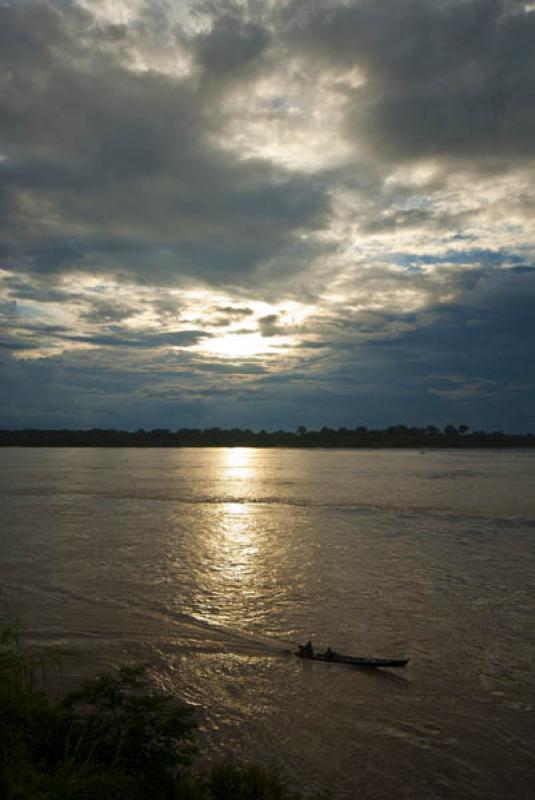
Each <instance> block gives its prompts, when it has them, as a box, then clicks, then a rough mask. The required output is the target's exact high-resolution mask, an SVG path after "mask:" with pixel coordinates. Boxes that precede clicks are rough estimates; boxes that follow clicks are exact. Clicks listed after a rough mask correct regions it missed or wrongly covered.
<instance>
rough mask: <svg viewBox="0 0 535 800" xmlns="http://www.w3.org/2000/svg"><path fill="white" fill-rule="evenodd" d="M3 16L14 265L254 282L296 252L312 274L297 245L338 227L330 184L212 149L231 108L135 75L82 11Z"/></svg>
mask: <svg viewBox="0 0 535 800" xmlns="http://www.w3.org/2000/svg"><path fill="white" fill-rule="evenodd" d="M0 15H1V17H2V20H1V25H0V27H1V30H2V36H3V41H4V43H5V44H6V47H5V48H3V49H2V48H0V54H1V55H0V60H1V64H0V66H1V67H2V70H3V75H4V79H3V80H4V88H5V92H4V94H3V101H2V103H1V105H0V119H1V121H2V131H3V133H2V139H1V145H0V149H1V151H2V153H3V154H4V160H3V161H2V162H1V163H0V169H1V172H2V178H3V181H2V182H3V186H4V200H3V206H4V209H5V211H6V213H5V214H4V217H3V226H2V229H1V230H0V234H1V238H2V251H3V257H4V259H5V261H6V262H7V263H10V264H13V265H16V266H17V268H18V269H23V270H30V271H33V272H36V273H52V274H54V273H58V272H66V271H69V270H85V271H88V272H91V271H98V270H102V271H105V272H109V273H114V274H126V275H129V276H130V277H135V278H137V279H139V280H147V277H148V276H150V279H151V280H155V281H157V282H159V283H164V284H166V283H167V284H173V283H177V282H180V281H183V280H185V279H188V278H191V277H194V278H195V279H197V280H198V279H204V280H207V281H213V282H215V283H228V282H232V281H234V280H236V279H238V280H244V281H247V280H249V279H251V278H252V275H253V274H254V272H255V270H256V269H257V268H258V267H259V265H261V264H262V263H263V262H265V261H266V260H267V259H270V260H273V259H274V258H275V257H276V255H277V254H279V255H280V254H283V253H285V252H286V253H287V255H286V257H285V263H286V264H288V263H289V260H291V261H292V262H293V266H294V268H296V269H299V268H301V267H302V265H303V263H306V257H307V255H306V251H304V250H303V251H302V252H301V253H298V252H297V251H296V249H295V248H293V245H294V244H295V243H296V242H297V241H299V237H300V235H301V233H302V232H303V231H306V230H312V229H314V228H316V227H317V226H321V224H322V220H324V219H325V217H326V214H327V211H328V201H327V198H326V195H325V192H324V190H323V187H321V186H319V185H318V184H317V183H316V184H312V183H311V182H310V181H308V180H307V179H306V177H303V176H294V175H291V174H288V173H285V172H284V171H283V170H281V169H280V168H279V169H274V168H273V167H272V166H271V165H270V164H269V163H268V162H266V161H260V160H251V161H248V162H241V161H240V160H239V159H232V158H230V157H229V155H228V154H224V155H223V154H222V153H221V152H220V151H219V150H218V149H217V148H215V147H214V146H212V145H211V144H210V142H209V137H208V132H209V131H210V129H211V127H212V126H213V125H215V124H217V116H218V109H217V107H215V106H214V100H213V97H212V94H211V92H210V91H208V90H207V89H206V88H205V86H204V83H203V81H202V80H201V79H196V78H193V77H192V78H191V79H188V77H184V76H180V75H179V76H177V77H176V78H174V79H173V78H171V77H170V76H169V75H166V74H163V73H158V72H155V71H151V70H148V71H133V70H131V69H127V68H126V67H125V66H124V64H123V63H122V61H121V59H119V58H116V57H115V56H114V52H113V50H110V49H109V48H108V47H107V43H108V38H109V31H107V33H106V36H104V42H103V35H102V31H101V29H100V28H99V27H98V26H97V25H96V24H95V22H94V20H93V19H92V17H91V15H90V14H88V13H87V12H82V11H81V10H79V9H76V8H73V7H69V6H67V7H63V8H62V7H61V6H60V5H59V4H45V3H29V4H25V5H14V6H3V7H2V8H1V9H0ZM221 25H223V28H224V24H223V23H221ZM218 30H219V28H218ZM242 34H243V36H245V37H247V36H248V35H249V34H250V31H249V28H247V27H245V28H244V29H243V31H242ZM242 34H240V36H241V35H242ZM215 35H216V34H215V32H212V33H211V34H210V36H215ZM229 35H230V34H229ZM197 38H198V39H200V40H202V39H203V37H202V36H200V37H197ZM201 45H202V41H200V42H199V47H200V48H201V50H202V46H201ZM208 52H209V53H212V52H213V51H212V49H210V48H209V49H208V51H207V53H208ZM205 58H208V55H206V56H205ZM292 248H293V249H292Z"/></svg>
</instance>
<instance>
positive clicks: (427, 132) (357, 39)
mask: <svg viewBox="0 0 535 800" xmlns="http://www.w3.org/2000/svg"><path fill="white" fill-rule="evenodd" d="M525 6H526V4H525V3H524V2H519V1H518V0H450V1H449V2H448V1H446V2H444V0H410V1H406V2H398V0H356V2H353V3H342V4H339V5H335V6H334V7H333V6H331V5H330V4H327V3H325V4H324V3H320V4H319V7H318V5H316V4H314V5H311V6H310V7H308V6H306V7H304V8H303V6H302V5H301V4H299V8H297V5H296V4H294V5H293V6H291V7H290V9H291V10H289V11H288V12H287V13H288V15H289V19H288V29H289V30H290V31H291V33H290V39H291V38H292V36H293V37H295V39H294V41H296V43H297V44H298V46H300V47H301V48H303V50H304V51H305V52H308V53H309V55H310V57H311V58H313V59H317V58H318V56H321V57H323V58H324V59H325V60H326V61H327V62H329V63H331V64H336V65H339V66H345V67H351V66H356V67H358V68H359V69H361V70H362V73H363V76H364V79H365V82H364V84H363V85H362V86H360V87H359V88H357V89H354V90H353V93H352V102H351V110H350V112H349V114H348V118H347V126H348V128H347V130H348V134H349V135H351V136H353V137H355V139H356V140H357V141H364V142H366V144H367V147H368V149H369V152H370V153H375V154H376V155H377V156H378V157H381V158H385V157H386V158H389V159H393V160H397V159H406V158H410V159H413V158H426V157H427V158H429V157H438V158H442V157H444V158H461V159H467V158H468V159H473V158H474V157H475V159H476V166H477V164H478V163H479V164H480V165H481V166H483V165H486V164H487V163H489V164H493V165H496V163H497V162H498V163H499V162H500V161H502V160H509V159H514V160H515V161H516V160H523V159H526V158H531V157H532V156H533V155H534V154H535V137H534V136H533V130H534V127H535V62H534V60H533V58H532V49H533V41H534V40H535V14H533V13H527V12H526V11H525ZM504 166H505V165H504Z"/></svg>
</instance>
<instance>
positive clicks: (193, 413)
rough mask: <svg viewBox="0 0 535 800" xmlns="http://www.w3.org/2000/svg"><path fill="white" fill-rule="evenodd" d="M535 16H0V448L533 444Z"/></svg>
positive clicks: (265, 6)
mask: <svg viewBox="0 0 535 800" xmlns="http://www.w3.org/2000/svg"><path fill="white" fill-rule="evenodd" d="M534 42H535V2H534V3H530V2H520V1H519V0H206V1H205V0H198V1H196V0H182V1H181V0H146V1H145V0H128V1H126V0H77V1H75V0H48V2H44V1H43V0H12V1H11V2H9V1H6V0H3V2H0V427H2V428H24V427H38V428H90V427H101V428H124V429H134V430H135V429H137V428H146V429H151V428H170V429H172V430H174V429H177V428H181V427H214V426H221V427H241V428H246V427H249V428H253V429H257V430H258V429H260V428H266V429H268V430H275V429H278V428H285V429H294V428H295V427H296V426H297V425H305V426H307V427H309V428H319V427H322V426H324V425H325V426H328V427H334V428H337V427H350V428H353V427H356V426H358V425H367V426H369V427H387V426H389V425H393V424H397V423H402V424H406V425H427V424H436V425H441V426H442V425H445V424H447V423H452V424H466V425H469V426H470V427H471V428H472V429H482V428H483V429H485V430H491V431H492V430H497V429H501V430H507V431H516V432H524V431H528V430H531V431H535V400H534V397H535V394H534V389H535V380H534V378H535V313H534V309H535V303H534V301H535V57H534V55H533V54H534V52H535V50H534V46H533V44H534Z"/></svg>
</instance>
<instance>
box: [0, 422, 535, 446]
mask: <svg viewBox="0 0 535 800" xmlns="http://www.w3.org/2000/svg"><path fill="white" fill-rule="evenodd" d="M0 447H368V448H377V447H416V448H422V447H424V448H432V447H456V448H470V447H535V435H534V434H532V433H503V432H502V431H493V432H492V433H487V432H485V431H471V430H470V428H469V427H468V426H467V425H457V426H456V425H446V426H445V427H444V428H443V429H442V430H441V429H440V428H437V427H436V426H435V425H427V426H425V427H423V428H417V427H407V426H406V425H391V426H390V427H389V428H385V429H384V430H376V429H372V428H366V427H364V426H363V425H359V426H358V427H357V428H337V429H334V428H321V430H316V431H313V430H307V429H306V428H305V427H304V425H300V426H299V427H298V428H297V430H296V431H282V430H280V431H271V432H268V431H264V430H261V431H258V432H256V431H252V430H249V429H245V430H242V429H241V428H232V429H230V430H225V429H224V428H204V429H202V430H201V429H200V428H180V429H179V430H176V431H170V430H167V429H166V428H157V429H155V430H150V431H146V430H137V431H119V430H103V429H100V428H93V429H91V430H34V429H26V430H20V431H7V430H4V431H0Z"/></svg>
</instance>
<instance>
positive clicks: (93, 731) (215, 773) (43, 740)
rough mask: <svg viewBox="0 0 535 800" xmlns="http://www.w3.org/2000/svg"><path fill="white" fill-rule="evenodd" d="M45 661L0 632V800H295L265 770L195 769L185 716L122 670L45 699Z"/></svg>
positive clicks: (145, 676)
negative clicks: (42, 682) (41, 682)
mask: <svg viewBox="0 0 535 800" xmlns="http://www.w3.org/2000/svg"><path fill="white" fill-rule="evenodd" d="M47 667H48V668H50V667H51V661H50V659H49V658H48V659H47V658H45V657H44V656H43V655H42V654H39V652H35V651H31V650H29V649H26V648H25V647H24V646H23V644H22V643H21V639H20V636H19V632H18V630H17V628H16V626H10V625H4V626H3V627H2V628H1V629H0V796H1V797H2V798H5V800H59V798H61V800H102V798H106V800H299V795H297V794H295V793H294V792H292V791H290V790H288V789H287V788H286V787H285V785H284V783H283V781H282V780H281V778H280V777H279V775H278V774H277V773H276V772H275V771H274V770H273V768H271V767H265V766H263V765H259V764H256V765H252V764H240V763H237V762H235V761H226V762H224V763H221V764H219V765H217V766H215V767H212V768H209V769H204V770H203V769H198V768H197V766H196V764H197V763H200V762H201V761H202V753H199V751H198V748H197V746H196V744H195V727H196V723H195V712H194V708H193V707H192V706H189V705H188V704H186V703H183V702H182V701H180V700H178V699H177V698H175V697H173V696H172V695H169V694H165V693H163V692H161V691H157V690H155V689H154V688H153V687H152V686H151V682H150V677H149V671H148V670H147V669H146V668H145V667H122V668H121V669H119V670H117V671H116V672H114V673H109V674H106V675H100V676H98V677H96V678H93V679H91V680H88V681H85V682H84V683H82V684H81V686H80V688H79V689H77V690H75V691H73V692H70V693H69V694H66V695H64V696H63V697H60V698H52V697H50V696H49V695H48V694H47V693H45V692H44V691H42V690H38V689H37V688H35V686H36V681H37V682H39V677H40V676H41V677H42V675H43V673H44V671H45V670H46V668H47Z"/></svg>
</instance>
